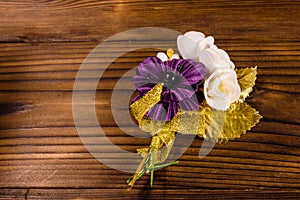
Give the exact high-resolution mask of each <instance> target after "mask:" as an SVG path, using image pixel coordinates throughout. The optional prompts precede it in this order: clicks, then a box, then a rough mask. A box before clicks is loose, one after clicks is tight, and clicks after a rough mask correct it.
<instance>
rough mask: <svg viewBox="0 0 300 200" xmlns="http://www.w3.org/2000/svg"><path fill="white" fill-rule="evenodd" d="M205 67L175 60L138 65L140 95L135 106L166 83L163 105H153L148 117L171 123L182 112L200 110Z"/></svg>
mask: <svg viewBox="0 0 300 200" xmlns="http://www.w3.org/2000/svg"><path fill="white" fill-rule="evenodd" d="M204 76H205V66H204V64H202V63H196V62H195V61H193V60H187V59H173V60H170V61H165V62H163V61H161V60H160V59H159V58H158V57H150V58H147V59H146V60H145V61H143V62H142V63H140V64H139V66H138V68H137V71H136V76H134V77H133V83H134V87H135V89H136V90H137V91H138V92H139V95H138V96H137V97H135V98H134V99H133V100H132V103H133V102H135V101H136V100H138V99H139V98H141V97H142V96H144V95H145V94H146V93H147V92H148V91H149V90H151V89H152V88H153V87H154V86H155V85H156V84H158V83H163V84H164V87H163V92H162V94H161V101H160V102H158V103H157V104H156V105H154V106H153V107H152V108H151V109H150V110H149V111H148V112H147V113H146V115H147V116H149V117H150V118H152V119H156V120H163V121H169V120H171V119H172V118H173V117H174V116H175V115H176V114H177V112H178V109H179V108H181V109H182V110H197V109H198V107H199V105H200V104H201V103H202V101H203V93H202V92H200V91H199V86H200V85H201V84H202V83H203V79H204Z"/></svg>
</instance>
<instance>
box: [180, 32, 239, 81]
mask: <svg viewBox="0 0 300 200" xmlns="http://www.w3.org/2000/svg"><path fill="white" fill-rule="evenodd" d="M177 47H178V50H179V52H180V54H181V55H182V57H183V58H185V59H193V60H195V61H196V62H202V63H203V64H204V65H205V66H206V77H207V78H208V77H209V76H210V75H211V74H212V73H214V71H216V70H217V69H228V68H229V69H234V67H235V66H234V64H233V62H232V61H231V60H230V58H229V56H228V54H227V53H226V52H225V51H224V50H222V49H219V48H218V47H217V46H216V45H214V38H213V37H212V36H208V37H205V35H204V34H203V33H201V32H195V31H190V32H187V33H185V34H184V35H180V36H178V38H177Z"/></svg>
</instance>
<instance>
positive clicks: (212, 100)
mask: <svg viewBox="0 0 300 200" xmlns="http://www.w3.org/2000/svg"><path fill="white" fill-rule="evenodd" d="M240 94H241V88H240V86H239V84H238V81H237V76H236V73H235V71H234V70H233V69H218V70H216V71H215V72H214V73H212V74H211V75H210V76H209V78H208V79H207V80H205V82H204V96H205V99H206V102H207V103H208V105H209V106H211V107H212V108H214V109H217V110H224V111H225V110H227V109H228V108H229V106H230V104H231V103H233V102H235V101H236V100H238V98H239V97H240Z"/></svg>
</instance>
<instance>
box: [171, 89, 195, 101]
mask: <svg viewBox="0 0 300 200" xmlns="http://www.w3.org/2000/svg"><path fill="white" fill-rule="evenodd" d="M172 93H173V94H175V96H176V98H177V99H178V100H179V101H182V100H183V99H186V98H190V97H192V96H193V95H194V94H195V91H194V90H193V88H192V87H191V88H190V89H185V88H176V89H175V90H172Z"/></svg>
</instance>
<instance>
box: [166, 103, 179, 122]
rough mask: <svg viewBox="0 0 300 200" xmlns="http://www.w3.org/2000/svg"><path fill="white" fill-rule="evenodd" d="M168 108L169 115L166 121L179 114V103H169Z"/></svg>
mask: <svg viewBox="0 0 300 200" xmlns="http://www.w3.org/2000/svg"><path fill="white" fill-rule="evenodd" d="M167 105H168V106H167V107H166V109H167V113H166V117H165V120H166V121H170V120H171V119H173V117H174V116H175V115H176V114H177V112H178V103H177V102H176V101H171V102H168V104H167Z"/></svg>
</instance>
